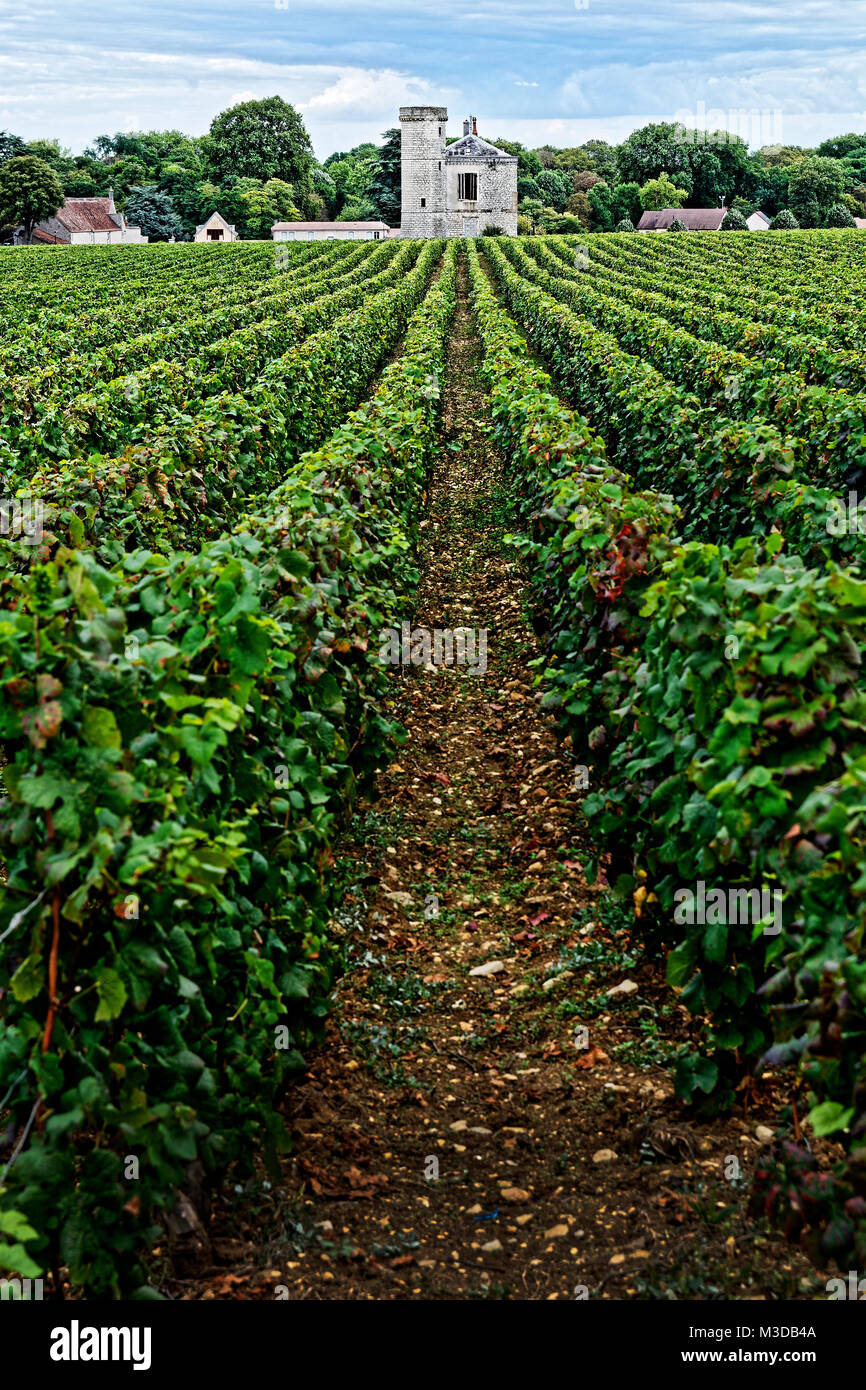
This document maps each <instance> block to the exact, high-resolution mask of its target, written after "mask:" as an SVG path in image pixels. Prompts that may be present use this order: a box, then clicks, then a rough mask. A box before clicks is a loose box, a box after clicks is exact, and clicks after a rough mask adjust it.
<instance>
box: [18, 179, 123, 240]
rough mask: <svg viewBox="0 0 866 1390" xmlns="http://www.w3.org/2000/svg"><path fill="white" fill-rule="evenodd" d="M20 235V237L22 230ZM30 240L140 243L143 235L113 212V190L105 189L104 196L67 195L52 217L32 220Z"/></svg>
mask: <svg viewBox="0 0 866 1390" xmlns="http://www.w3.org/2000/svg"><path fill="white" fill-rule="evenodd" d="M21 236H22V239H23V231H22V233H21ZM33 240H34V242H39V241H41V242H46V241H47V242H57V243H59V244H60V245H65V246H90V245H93V244H94V243H99V244H104V243H109V244H111V245H119V244H124V243H129V242H132V243H133V244H135V245H139V246H143V245H145V244H146V242H147V237H146V236H142V234H141V228H140V227H130V226H129V224H128V222H127V220H126V218H125V217H124V215H123V213H122V212H118V211H117V208H116V207H115V206H114V193H113V190H112V189H109V190H108V197H107V198H67V199H66V201H65V203H64V204H63V206H62V207H61V208H58V209H57V212H55V214H54V216H53V217H46V218H45V220H44V222H37V223H36V226H35V227H34V228H33Z"/></svg>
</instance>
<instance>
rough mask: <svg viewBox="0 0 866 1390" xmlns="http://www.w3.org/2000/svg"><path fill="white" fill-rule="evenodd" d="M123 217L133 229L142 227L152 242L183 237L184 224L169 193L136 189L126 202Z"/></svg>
mask: <svg viewBox="0 0 866 1390" xmlns="http://www.w3.org/2000/svg"><path fill="white" fill-rule="evenodd" d="M123 215H124V217H125V218H126V220H127V222H129V224H130V226H132V227H140V228H141V230H142V234H143V235H144V236H146V237H148V238H149V239H150V240H151V241H170V240H171V238H172V237H174V238H175V239H178V238H179V237H182V236H183V224H182V222H181V220H180V218H179V217H178V215H177V213H176V212H175V210H174V207H173V205H172V201H171V198H170V197H169V195H168V194H167V193H161V192H160V191H159V189H158V188H156V187H153V186H150V187H148V188H134V189H133V190H132V192H131V193H130V195H129V197H128V198H127V200H126V203H125V205H124V208H123Z"/></svg>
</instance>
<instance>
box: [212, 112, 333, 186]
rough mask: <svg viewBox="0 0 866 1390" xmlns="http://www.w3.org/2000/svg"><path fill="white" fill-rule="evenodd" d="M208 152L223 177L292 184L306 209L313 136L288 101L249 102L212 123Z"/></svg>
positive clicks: (217, 174)
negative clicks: (278, 180)
mask: <svg viewBox="0 0 866 1390" xmlns="http://www.w3.org/2000/svg"><path fill="white" fill-rule="evenodd" d="M206 153H207V158H208V161H209V163H210V165H211V167H212V169H213V172H214V174H215V175H216V177H217V178H218V179H225V178H227V177H228V176H229V175H232V176H234V177H237V178H253V179H258V180H260V181H262V182H267V181H268V180H269V179H280V180H282V181H283V182H284V183H288V184H291V186H292V188H293V189H294V190H295V195H296V198H297V200H298V204H299V206H301V207H303V203H304V200H305V198H306V196H307V194H308V193H309V192H310V191H311V182H310V170H311V168H312V162H313V158H312V146H311V144H310V137H309V135H308V134H307V131H306V129H305V127H304V123H303V121H302V119H301V117H300V116H299V115H298V113H297V111H296V110H295V108H294V107H293V106H290V105H289V104H288V102H285V101H283V99H282V97H266V98H265V99H264V100H262V101H244V102H241V103H239V105H237V106H232V107H230V108H229V109H228V110H226V111H223V112H221V113H220V115H219V116H216V117H215V118H214V119H213V121H211V125H210V131H209V133H208V138H207V142H206Z"/></svg>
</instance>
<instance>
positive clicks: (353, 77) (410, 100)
mask: <svg viewBox="0 0 866 1390" xmlns="http://www.w3.org/2000/svg"><path fill="white" fill-rule="evenodd" d="M459 96H460V93H459V92H458V91H455V90H454V89H453V88H451V89H446V90H443V88H441V87H434V86H432V85H431V84H430V83H429V82H427V81H426V80H425V79H424V78H422V77H416V76H414V75H413V74H411V73H405V72H396V71H395V70H394V69H393V68H381V69H378V70H377V69H375V68H349V69H347V70H346V71H344V72H342V73H341V74H340V76H339V77H338V78H337V80H336V81H335V82H332V83H331V84H330V85H329V86H327V87H325V88H324V90H322V91H320V92H316V93H315V95H314V96H312V97H310V98H309V100H307V101H305V102H302V103H301V110H302V111H309V112H314V113H320V114H322V115H328V116H332V117H334V116H341V115H358V116H369V115H370V113H371V112H380V113H382V114H383V115H384V114H386V113H390V114H391V115H392V116H394V117H396V114H397V108H398V107H399V106H413V105H414V106H423V105H433V106H447V105H448V102H449V100H451V101H452V102H453V101H454V100H455V99H458V98H459Z"/></svg>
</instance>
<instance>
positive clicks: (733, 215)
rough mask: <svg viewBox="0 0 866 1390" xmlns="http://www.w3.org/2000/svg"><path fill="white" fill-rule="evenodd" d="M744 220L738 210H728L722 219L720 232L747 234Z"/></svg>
mask: <svg viewBox="0 0 866 1390" xmlns="http://www.w3.org/2000/svg"><path fill="white" fill-rule="evenodd" d="M748 230H749V228H748V226H747V225H746V219H745V217H744V216H743V213H742V212H741V211H740V209H739V208H728V211H727V212H726V213H725V215H724V217H723V218H722V226H721V231H723V232H747V231H748Z"/></svg>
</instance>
